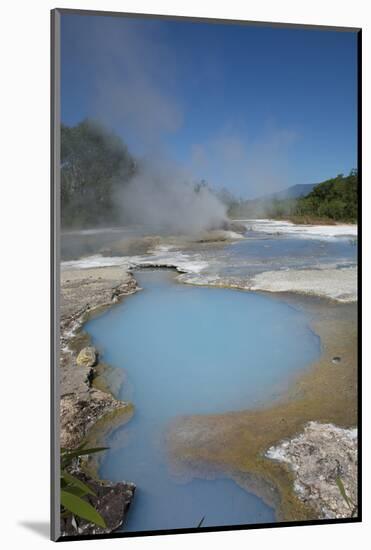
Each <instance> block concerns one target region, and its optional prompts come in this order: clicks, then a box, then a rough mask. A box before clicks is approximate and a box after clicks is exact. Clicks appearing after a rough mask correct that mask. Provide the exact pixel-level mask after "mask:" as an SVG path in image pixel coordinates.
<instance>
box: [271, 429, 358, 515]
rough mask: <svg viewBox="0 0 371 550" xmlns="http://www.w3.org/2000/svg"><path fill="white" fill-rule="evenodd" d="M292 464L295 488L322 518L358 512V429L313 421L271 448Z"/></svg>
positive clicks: (276, 456) (287, 462)
mask: <svg viewBox="0 0 371 550" xmlns="http://www.w3.org/2000/svg"><path fill="white" fill-rule="evenodd" d="M266 456H267V457H268V458H271V459H273V460H278V461H279V462H283V463H286V464H288V465H289V467H290V469H291V470H292V471H293V474H294V490H295V492H296V493H297V495H298V496H299V498H300V499H301V500H302V501H303V502H304V503H307V504H309V505H310V506H311V507H313V508H314V509H315V510H316V511H317V513H318V517H319V518H323V519H333V518H349V517H354V516H356V515H357V505H356V502H357V430H356V429H344V428H339V427H337V426H334V425H333V424H321V423H319V422H309V423H308V424H307V425H306V426H305V428H304V431H303V432H302V433H301V434H299V435H298V436H296V437H294V438H292V439H288V440H284V441H282V442H281V443H279V444H278V445H276V446H274V447H271V448H270V449H268V451H267V453H266Z"/></svg>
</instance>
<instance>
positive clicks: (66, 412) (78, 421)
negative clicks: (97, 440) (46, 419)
mask: <svg viewBox="0 0 371 550" xmlns="http://www.w3.org/2000/svg"><path fill="white" fill-rule="evenodd" d="M129 409H130V405H129V404H128V403H125V402H124V401H118V400H116V399H115V398H114V397H113V396H112V395H111V394H109V393H106V392H104V391H101V390H98V389H89V390H88V391H86V392H81V393H78V394H76V393H72V394H65V395H63V396H62V397H61V400H60V441H61V446H62V447H66V448H67V449H73V448H75V447H77V446H78V445H80V444H81V442H82V441H83V439H84V438H85V436H86V435H87V434H88V432H89V430H90V428H91V427H92V426H94V424H95V423H96V422H97V421H98V420H99V419H101V418H103V417H104V416H105V415H106V414H108V413H111V412H113V411H116V410H117V411H122V412H123V413H124V412H125V411H127V410H129Z"/></svg>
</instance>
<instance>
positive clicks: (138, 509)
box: [86, 271, 320, 531]
mask: <svg viewBox="0 0 371 550" xmlns="http://www.w3.org/2000/svg"><path fill="white" fill-rule="evenodd" d="M135 276H136V278H137V279H138V281H139V283H140V285H141V286H142V287H143V288H144V290H143V291H141V292H139V293H137V294H135V295H133V296H131V297H129V298H127V299H125V301H124V302H123V303H122V304H120V305H118V306H116V307H114V308H111V309H110V310H108V311H107V312H105V313H104V314H103V315H101V316H100V317H99V318H97V319H95V320H92V321H90V322H89V323H88V324H87V325H86V330H87V331H88V332H89V333H90V334H91V336H92V340H93V343H94V344H95V345H96V346H97V347H98V348H99V349H100V351H101V352H102V355H103V357H102V358H103V360H104V361H106V362H108V363H109V364H111V365H113V366H116V367H119V368H123V369H125V372H126V375H127V379H126V382H125V384H124V385H123V388H122V391H121V395H120V398H122V399H129V400H131V401H132V402H133V403H134V404H135V414H134V416H133V419H132V420H131V421H130V422H129V423H128V424H127V425H126V426H123V427H122V428H120V429H119V430H117V431H116V432H115V434H113V436H112V437H111V440H110V441H109V445H110V450H109V451H107V452H106V453H105V455H104V460H103V462H102V466H101V471H100V474H101V476H102V477H103V478H108V479H111V480H117V481H118V480H122V479H125V480H131V481H134V482H135V483H136V485H137V492H136V495H135V500H134V504H133V507H132V509H131V510H130V513H129V518H128V523H127V524H126V526H125V527H124V528H125V530H128V531H146V530H164V529H181V528H189V527H196V526H197V524H198V522H199V521H200V519H201V518H202V517H203V516H206V517H205V521H204V524H203V525H204V526H217V525H238V524H253V523H259V522H272V521H275V513H274V511H273V510H272V509H271V508H270V507H269V506H267V505H266V504H264V502H263V501H262V500H261V499H260V498H258V497H256V496H254V495H252V494H249V493H248V492H246V491H244V490H243V489H241V488H240V487H239V486H238V485H237V484H236V483H234V482H233V481H232V480H228V479H214V480H204V479H193V480H192V481H189V482H187V483H184V482H183V483H181V482H180V480H179V479H177V478H176V477H174V475H173V474H172V473H171V468H170V467H169V464H168V462H167V458H166V454H165V451H164V445H163V437H164V435H165V433H166V428H167V425H168V424H169V422H171V421H172V420H174V419H175V418H176V417H177V416H178V415H185V414H195V413H219V412H225V411H232V410H238V409H242V408H243V409H246V408H249V407H253V406H254V405H256V404H257V402H259V401H262V400H269V399H271V398H272V397H273V396H275V395H276V394H277V392H279V391H280V390H282V389H284V388H285V387H287V385H288V383H289V381H290V379H292V376H293V375H295V374H297V373H298V372H299V371H300V370H301V369H303V368H305V367H306V366H307V365H309V364H310V363H311V362H313V361H314V360H316V359H317V358H318V357H319V354H320V342H319V338H318V337H317V336H316V335H315V334H314V333H313V332H312V331H311V330H310V329H309V328H308V318H307V317H306V316H305V314H304V313H303V312H300V311H297V310H296V309H294V308H292V307H290V306H288V305H287V304H285V303H284V302H282V301H280V300H277V299H273V298H270V297H267V296H263V295H259V294H256V293H249V292H239V291H235V290H230V289H228V290H224V289H215V288H214V289H213V288H198V287H192V286H187V285H181V284H178V283H176V282H175V281H174V278H173V275H172V274H171V273H170V272H168V271H148V272H144V271H142V272H137V273H136V274H135Z"/></svg>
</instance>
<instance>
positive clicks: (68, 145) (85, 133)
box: [61, 119, 136, 227]
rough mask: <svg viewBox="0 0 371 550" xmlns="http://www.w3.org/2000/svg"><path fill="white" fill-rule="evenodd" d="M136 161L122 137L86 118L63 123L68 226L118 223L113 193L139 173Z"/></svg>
mask: <svg viewBox="0 0 371 550" xmlns="http://www.w3.org/2000/svg"><path fill="white" fill-rule="evenodd" d="M135 169H136V163H135V160H134V159H133V158H132V156H131V155H130V153H129V151H128V149H127V147H126V145H125V144H124V143H123V142H122V140H121V138H120V137H119V136H117V135H115V134H114V133H113V132H109V131H108V130H106V129H105V128H104V127H103V126H102V125H101V124H99V123H97V122H95V121H92V120H89V119H87V120H84V121H83V122H80V123H79V124H78V125H77V126H72V127H70V126H65V125H62V127H61V214H62V225H64V226H71V225H74V226H80V227H82V226H89V225H94V226H96V225H99V224H102V223H107V222H110V223H114V222H115V221H116V220H117V219H118V212H117V210H116V207H115V204H114V200H113V195H114V189H115V187H116V186H120V185H124V184H125V182H127V181H128V180H129V179H130V178H131V177H132V176H133V174H134V173H135Z"/></svg>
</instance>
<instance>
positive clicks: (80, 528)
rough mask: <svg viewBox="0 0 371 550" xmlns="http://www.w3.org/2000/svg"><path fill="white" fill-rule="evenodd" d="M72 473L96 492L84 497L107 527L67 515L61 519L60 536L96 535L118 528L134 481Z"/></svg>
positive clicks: (126, 509) (125, 510)
mask: <svg viewBox="0 0 371 550" xmlns="http://www.w3.org/2000/svg"><path fill="white" fill-rule="evenodd" d="M73 475H74V476H75V477H78V478H79V479H81V481H83V482H84V483H86V484H87V485H88V486H89V487H90V488H91V489H92V490H93V491H94V493H95V494H96V496H91V495H89V496H88V497H85V499H86V500H88V501H89V502H90V504H91V505H92V506H94V508H95V509H96V510H97V511H98V512H99V514H100V515H101V516H102V517H103V518H104V520H105V522H106V525H107V528H106V529H103V528H102V527H99V526H98V525H95V524H94V523H90V522H89V521H87V520H85V519H81V518H78V517H75V518H74V520H73V519H72V516H69V517H67V518H62V519H61V532H62V536H74V535H97V534H102V533H112V531H115V530H116V529H118V528H119V527H120V526H121V525H122V524H123V523H124V521H125V519H126V516H127V513H128V511H129V508H130V505H131V502H132V500H133V497H134V492H135V485H134V483H129V482H126V481H122V482H119V483H113V482H110V481H96V480H93V479H91V478H89V477H88V476H87V475H85V474H83V473H82V472H78V473H76V472H73ZM76 527H77V528H76Z"/></svg>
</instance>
